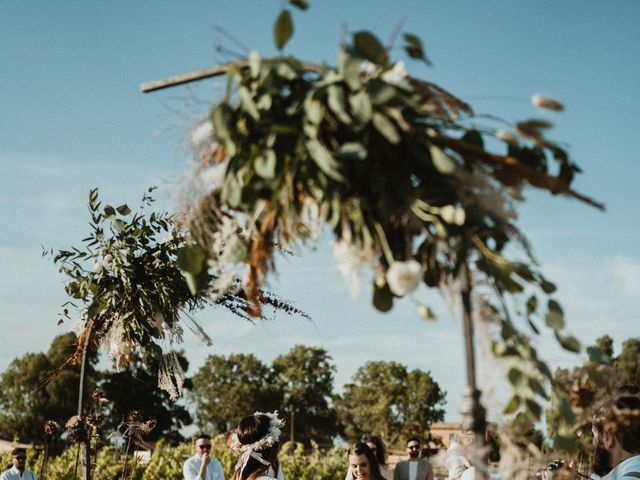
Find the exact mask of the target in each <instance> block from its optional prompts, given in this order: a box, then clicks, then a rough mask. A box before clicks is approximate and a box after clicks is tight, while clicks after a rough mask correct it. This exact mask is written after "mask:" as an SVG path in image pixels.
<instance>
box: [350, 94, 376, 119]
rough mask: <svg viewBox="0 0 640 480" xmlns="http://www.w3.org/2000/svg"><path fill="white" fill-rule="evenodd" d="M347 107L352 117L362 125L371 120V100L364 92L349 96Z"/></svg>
mask: <svg viewBox="0 0 640 480" xmlns="http://www.w3.org/2000/svg"><path fill="white" fill-rule="evenodd" d="M349 106H350V107H351V110H352V111H353V115H355V117H356V118H357V119H358V120H360V121H361V122H362V123H367V122H369V121H370V120H371V114H372V107H371V99H370V98H369V95H368V94H367V93H366V92H365V91H364V90H361V91H359V92H357V93H354V94H352V95H349Z"/></svg>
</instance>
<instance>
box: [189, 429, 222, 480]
mask: <svg viewBox="0 0 640 480" xmlns="http://www.w3.org/2000/svg"><path fill="white" fill-rule="evenodd" d="M194 448H195V453H194V454H193V456H191V457H189V458H188V459H187V461H186V462H184V465H183V467H182V474H183V475H184V480H224V472H223V470H222V464H221V463H220V462H219V461H218V460H216V459H215V458H213V457H211V437H210V436H209V435H206V434H200V435H198V436H197V437H196V440H195V442H194Z"/></svg>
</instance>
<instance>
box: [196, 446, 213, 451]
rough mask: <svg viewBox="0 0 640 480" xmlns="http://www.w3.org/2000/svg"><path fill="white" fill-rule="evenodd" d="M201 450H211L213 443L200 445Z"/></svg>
mask: <svg viewBox="0 0 640 480" xmlns="http://www.w3.org/2000/svg"><path fill="white" fill-rule="evenodd" d="M198 448H199V449H200V450H211V445H198Z"/></svg>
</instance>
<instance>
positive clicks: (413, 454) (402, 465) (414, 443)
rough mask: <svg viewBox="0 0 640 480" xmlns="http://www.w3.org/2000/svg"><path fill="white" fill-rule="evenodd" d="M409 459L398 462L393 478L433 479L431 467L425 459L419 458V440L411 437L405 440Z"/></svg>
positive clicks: (408, 479)
mask: <svg viewBox="0 0 640 480" xmlns="http://www.w3.org/2000/svg"><path fill="white" fill-rule="evenodd" d="M407 453H408V454H409V460H408V461H406V460H405V461H403V462H398V464H397V465H396V468H395V470H394V471H393V480H433V469H432V468H431V464H430V463H429V462H427V461H426V460H420V440H418V439H417V438H415V437H413V438H410V439H409V441H408V442H407Z"/></svg>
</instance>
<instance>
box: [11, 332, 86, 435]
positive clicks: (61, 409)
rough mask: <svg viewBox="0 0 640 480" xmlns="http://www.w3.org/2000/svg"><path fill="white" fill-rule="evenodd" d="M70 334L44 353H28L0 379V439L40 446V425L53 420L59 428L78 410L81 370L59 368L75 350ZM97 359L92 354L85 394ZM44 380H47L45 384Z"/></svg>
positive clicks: (72, 367) (54, 341) (74, 341)
mask: <svg viewBox="0 0 640 480" xmlns="http://www.w3.org/2000/svg"><path fill="white" fill-rule="evenodd" d="M76 341H77V339H76V336H75V334H73V333H67V334H64V335H59V336H57V337H55V338H54V340H53V342H52V343H51V346H50V348H49V350H48V351H47V353H46V354H45V353H27V354H26V355H24V356H22V357H21V358H17V359H15V360H13V362H11V364H10V365H9V367H8V368H7V369H6V370H5V371H4V372H3V373H2V375H1V376H0V436H1V437H2V438H14V437H18V438H19V439H20V440H21V441H23V442H36V441H37V442H40V441H42V439H43V436H44V435H43V424H44V422H45V421H47V420H54V421H56V422H58V424H60V425H64V424H65V422H66V421H67V420H68V419H69V417H71V416H72V415H74V414H75V413H76V411H77V408H78V385H79V381H80V368H79V366H77V365H74V364H72V363H71V362H69V365H67V366H66V368H64V369H62V370H61V371H59V372H55V373H56V374H55V375H53V378H51V377H52V374H53V373H54V369H56V368H57V367H59V366H60V365H61V364H62V363H64V362H65V361H66V360H67V359H69V358H70V356H71V355H72V354H73V352H74V351H75V348H76ZM96 361H97V356H96V355H95V354H91V355H90V357H89V362H88V369H87V390H90V389H91V388H92V386H94V385H95V383H96V371H95V369H94V367H93V365H94V364H95V363H96ZM47 380H50V381H48V382H47Z"/></svg>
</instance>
